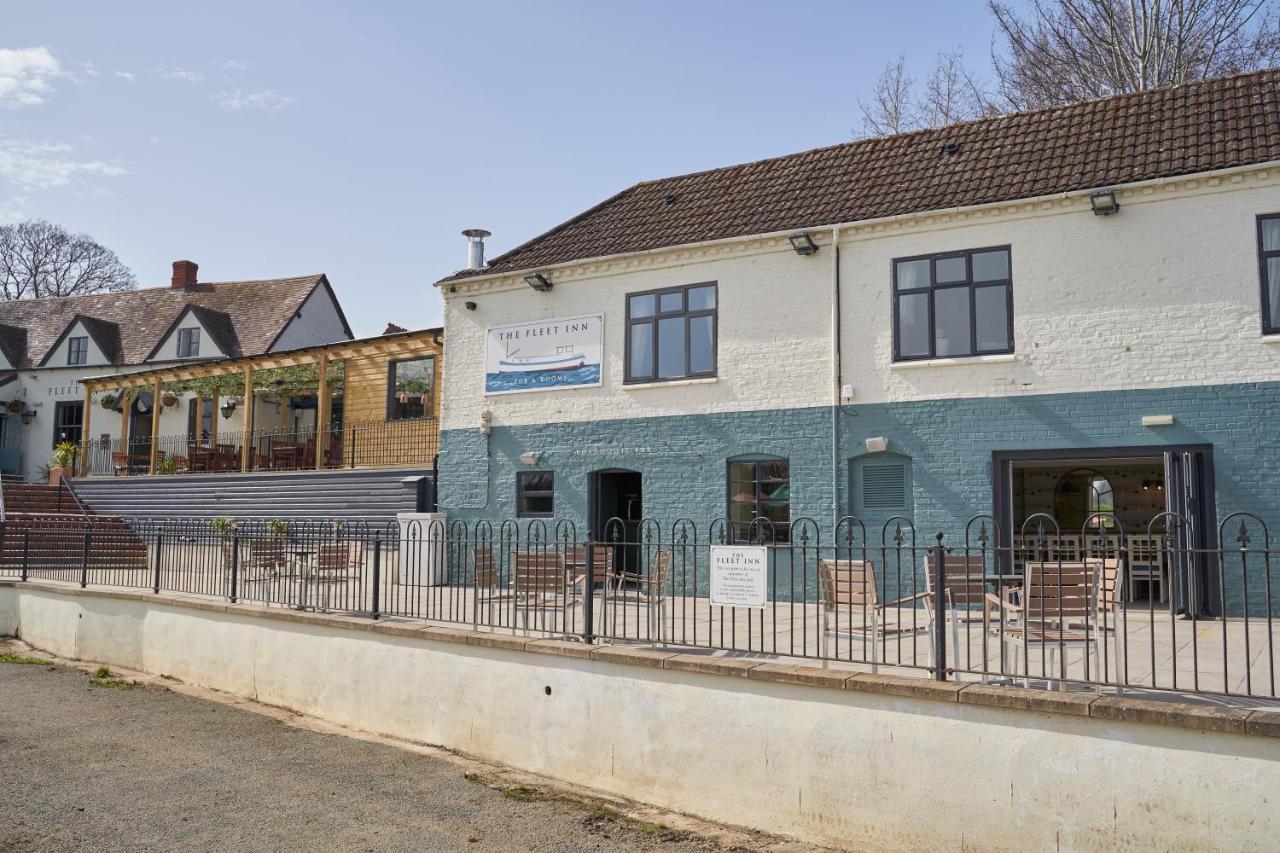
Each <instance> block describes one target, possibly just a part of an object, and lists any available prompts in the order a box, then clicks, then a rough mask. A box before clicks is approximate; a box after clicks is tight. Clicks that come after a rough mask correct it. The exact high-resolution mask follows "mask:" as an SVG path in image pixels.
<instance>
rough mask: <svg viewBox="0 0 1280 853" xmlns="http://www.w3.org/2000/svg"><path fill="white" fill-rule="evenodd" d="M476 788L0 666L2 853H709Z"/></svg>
mask: <svg viewBox="0 0 1280 853" xmlns="http://www.w3.org/2000/svg"><path fill="white" fill-rule="evenodd" d="M0 651H5V650H3V649H0ZM472 775H473V774H470V773H467V772H466V768H465V767H464V766H462V765H460V764H459V763H458V762H457V761H451V760H446V759H445V758H440V757H435V756H432V755H423V754H421V753H418V752H413V751H409V750H406V749H402V748H398V747H396V746H393V745H387V744H384V743H376V742H369V741H365V740H358V739H355V738H350V737H344V736H341V735H336V734H327V733H321V732H317V731H311V730H307V729H305V728H298V727H294V726H290V725H286V724H284V723H283V722H281V721H280V720H278V719H273V718H272V717H270V716H263V715H261V714H257V713H251V712H249V711H246V710H243V709H241V708H237V707H234V706H232V705H228V704H223V703H217V702H211V701H206V700H204V699H200V698H195V697H192V696H188V695H183V694H181V693H178V692H174V691H170V690H166V689H164V688H162V687H157V686H132V685H130V684H129V683H128V682H119V684H118V686H103V685H101V684H96V683H95V682H94V680H93V679H92V678H91V676H90V674H88V673H86V672H84V671H81V670H78V669H74V668H71V667H54V666H43V665H21V664H12V663H0V851H10V850H20V851H55V850H56V851H64V850H95V851H96V850H171V849H192V848H198V849H210V850H212V849H222V850H227V849H235V850H468V851H488V850H503V851H508V850H510V851H514V850H548V851H550V850H554V851H577V850H582V851H588V850H591V851H595V850H663V851H673V853H674V851H686V850H708V849H715V848H716V847H717V845H716V844H714V843H712V842H711V841H710V840H708V839H706V838H701V837H698V836H696V835H689V834H687V833H682V832H673V831H668V830H666V829H665V827H663V826H660V825H657V824H652V823H641V822H638V821H634V820H630V819H627V818H623V817H622V816H621V815H620V814H619V813H617V812H613V811H610V810H608V809H606V808H601V807H596V806H590V805H585V804H582V803H573V802H566V801H565V800H564V799H561V798H559V797H549V796H548V795H546V794H545V793H544V792H543V791H542V790H541V789H537V788H530V787H525V786H512V787H508V788H505V789H497V790H495V789H494V788H491V787H489V786H488V785H485V784H477V782H475V781H471V780H470V778H469V777H471V776H472ZM751 846H752V847H754V846H755V845H751ZM784 846H785V848H786V849H794V848H791V847H790V845H784ZM764 847H767V848H771V849H783V848H782V847H774V845H772V844H768V845H764Z"/></svg>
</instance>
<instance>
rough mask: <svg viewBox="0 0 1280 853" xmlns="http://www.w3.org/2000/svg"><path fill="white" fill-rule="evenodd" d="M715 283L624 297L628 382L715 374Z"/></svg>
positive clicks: (659, 380)
mask: <svg viewBox="0 0 1280 853" xmlns="http://www.w3.org/2000/svg"><path fill="white" fill-rule="evenodd" d="M717 301H718V300H717V298H716V285H715V284H714V283H705V282H704V283H702V284H695V285H689V286H687V287H676V288H672V289H670V290H660V291H657V292H655V293H636V294H632V295H629V296H628V297H627V343H626V381H627V382H655V381H658V382H661V381H666V380H671V379H686V378H689V377H694V376H708V377H710V376H715V375H716V320H717V317H716V313H717V312H716V309H717Z"/></svg>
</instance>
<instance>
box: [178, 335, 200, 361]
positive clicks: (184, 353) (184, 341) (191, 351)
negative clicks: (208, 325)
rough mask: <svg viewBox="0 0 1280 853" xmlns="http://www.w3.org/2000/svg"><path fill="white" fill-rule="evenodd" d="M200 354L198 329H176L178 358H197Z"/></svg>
mask: <svg viewBox="0 0 1280 853" xmlns="http://www.w3.org/2000/svg"><path fill="white" fill-rule="evenodd" d="M199 355H200V330H199V329H179V330H178V358H198V357H199Z"/></svg>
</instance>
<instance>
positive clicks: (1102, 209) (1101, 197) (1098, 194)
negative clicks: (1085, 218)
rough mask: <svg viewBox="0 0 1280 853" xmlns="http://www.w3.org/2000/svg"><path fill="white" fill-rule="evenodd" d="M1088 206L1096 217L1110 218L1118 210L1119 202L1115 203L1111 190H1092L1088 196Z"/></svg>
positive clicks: (1114, 193)
mask: <svg viewBox="0 0 1280 853" xmlns="http://www.w3.org/2000/svg"><path fill="white" fill-rule="evenodd" d="M1089 206H1090V207H1092V208H1093V212H1094V214H1095V215H1097V216H1110V215H1111V214H1113V213H1116V212H1118V211H1119V210H1120V202H1118V201H1116V191H1115V190H1113V189H1110V188H1108V189H1103V190H1094V191H1093V192H1092V193H1090V194H1089Z"/></svg>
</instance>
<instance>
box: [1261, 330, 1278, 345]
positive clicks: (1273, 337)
mask: <svg viewBox="0 0 1280 853" xmlns="http://www.w3.org/2000/svg"><path fill="white" fill-rule="evenodd" d="M1260 340H1261V341H1262V342H1263V343H1264V344H1280V332H1272V333H1271V334H1268V335H1263V336H1262V337H1261V338H1260Z"/></svg>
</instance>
